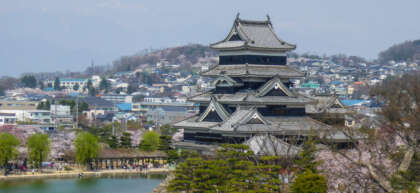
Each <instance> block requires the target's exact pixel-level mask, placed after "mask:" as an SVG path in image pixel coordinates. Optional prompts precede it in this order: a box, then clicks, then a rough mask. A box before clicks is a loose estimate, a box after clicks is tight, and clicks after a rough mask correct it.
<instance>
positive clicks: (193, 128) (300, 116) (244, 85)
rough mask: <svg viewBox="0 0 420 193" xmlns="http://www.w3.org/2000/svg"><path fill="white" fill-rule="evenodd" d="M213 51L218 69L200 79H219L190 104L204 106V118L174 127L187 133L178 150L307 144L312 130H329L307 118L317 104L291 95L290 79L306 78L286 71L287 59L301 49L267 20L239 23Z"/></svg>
mask: <svg viewBox="0 0 420 193" xmlns="http://www.w3.org/2000/svg"><path fill="white" fill-rule="evenodd" d="M211 48H213V49H216V50H218V51H220V56H219V64H218V65H215V66H214V67H212V68H210V69H209V70H208V71H205V72H202V74H201V75H202V76H204V77H211V78H214V82H213V84H214V87H215V89H212V90H210V91H208V92H205V93H201V94H199V95H196V96H193V97H191V98H189V100H190V101H192V102H197V103H199V104H200V113H199V114H198V115H197V116H194V117H191V118H188V119H186V120H184V121H181V122H178V123H176V124H174V126H175V127H177V128H183V129H184V140H183V141H182V142H178V143H176V144H175V145H176V146H177V147H180V148H187V149H197V150H203V149H204V150H205V149H206V148H208V147H210V146H212V145H217V144H221V143H244V142H246V141H247V140H249V139H250V138H252V137H253V136H256V135H262V134H269V135H271V136H275V137H278V138H279V139H283V140H285V141H287V139H288V138H290V137H292V136H293V137H296V136H297V137H298V138H301V139H304V138H305V136H307V135H308V134H309V133H310V130H311V129H313V130H319V131H320V130H321V129H322V128H324V127H325V125H323V124H322V123H320V122H318V121H315V120H313V119H311V118H309V117H308V116H307V115H306V113H305V104H307V103H310V102H312V100H311V99H309V98H307V97H304V96H300V95H299V94H297V93H294V92H292V91H291V90H290V88H291V86H292V83H291V81H290V79H292V78H303V77H304V76H305V74H304V73H302V72H300V71H297V70H295V69H293V68H291V67H290V66H288V65H287V55H286V53H287V52H288V51H291V50H294V49H296V46H295V45H293V44H290V43H287V42H285V41H283V40H281V39H280V38H279V37H278V36H277V35H276V34H275V33H274V29H273V26H272V23H271V21H270V18H269V17H268V16H267V20H265V21H250V20H243V19H240V18H239V17H237V18H236V19H235V21H234V22H233V26H232V28H231V30H230V32H229V34H228V35H227V36H226V38H225V39H223V40H222V41H219V42H217V43H214V44H211Z"/></svg>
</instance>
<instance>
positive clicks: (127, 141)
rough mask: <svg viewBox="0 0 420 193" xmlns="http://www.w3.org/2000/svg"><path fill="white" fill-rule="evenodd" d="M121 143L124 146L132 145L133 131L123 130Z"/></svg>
mask: <svg viewBox="0 0 420 193" xmlns="http://www.w3.org/2000/svg"><path fill="white" fill-rule="evenodd" d="M120 145H121V147H124V148H129V147H131V133H128V132H123V133H122V135H121V137H120Z"/></svg>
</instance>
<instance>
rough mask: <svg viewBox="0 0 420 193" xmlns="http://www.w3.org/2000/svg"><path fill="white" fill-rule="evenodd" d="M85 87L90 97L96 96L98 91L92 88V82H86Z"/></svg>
mask: <svg viewBox="0 0 420 193" xmlns="http://www.w3.org/2000/svg"><path fill="white" fill-rule="evenodd" d="M86 87H87V89H88V93H89V95H90V96H95V95H96V94H98V91H97V90H96V89H95V87H94V86H93V83H92V80H90V79H89V80H88V82H87V84H86Z"/></svg>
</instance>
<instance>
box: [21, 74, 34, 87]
mask: <svg viewBox="0 0 420 193" xmlns="http://www.w3.org/2000/svg"><path fill="white" fill-rule="evenodd" d="M20 82H21V83H22V85H23V86H24V87H28V88H35V87H36V83H37V81H36V78H35V76H33V75H25V76H23V77H22V78H21V79H20Z"/></svg>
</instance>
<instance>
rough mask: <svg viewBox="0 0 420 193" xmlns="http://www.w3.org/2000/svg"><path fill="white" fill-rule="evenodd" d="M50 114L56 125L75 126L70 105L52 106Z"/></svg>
mask: <svg viewBox="0 0 420 193" xmlns="http://www.w3.org/2000/svg"><path fill="white" fill-rule="evenodd" d="M50 113H51V119H52V120H53V122H54V123H56V124H60V125H72V124H73V116H72V114H71V109H70V106H68V105H51V106H50Z"/></svg>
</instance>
